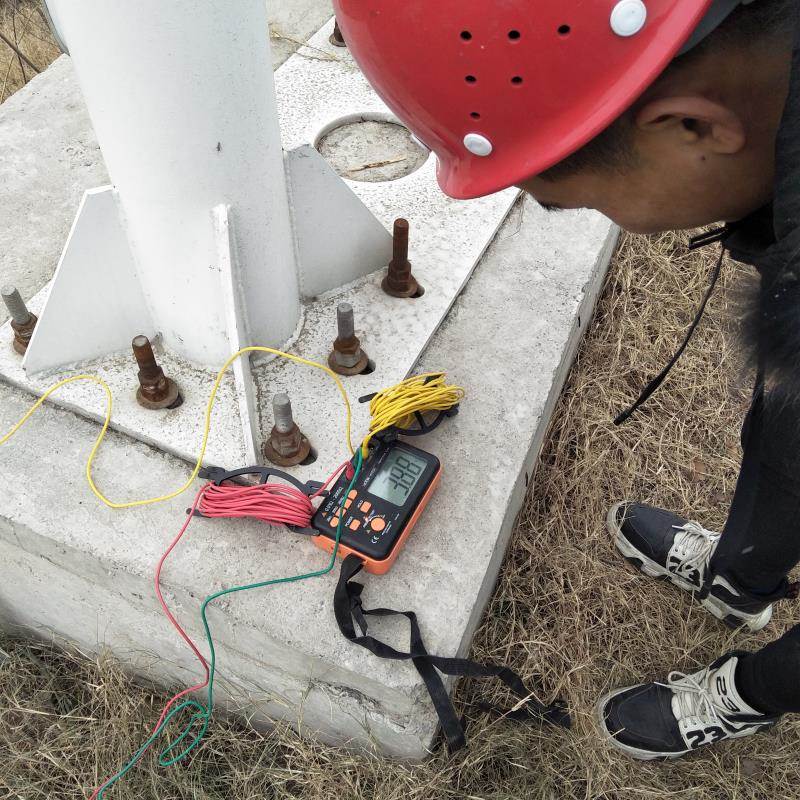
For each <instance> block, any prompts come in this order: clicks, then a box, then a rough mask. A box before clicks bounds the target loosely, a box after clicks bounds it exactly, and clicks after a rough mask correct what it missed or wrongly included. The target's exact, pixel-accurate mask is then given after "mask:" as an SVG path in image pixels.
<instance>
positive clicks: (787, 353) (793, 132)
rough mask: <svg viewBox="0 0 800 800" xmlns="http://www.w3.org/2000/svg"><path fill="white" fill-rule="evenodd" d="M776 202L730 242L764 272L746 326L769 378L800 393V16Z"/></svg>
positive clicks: (735, 230)
mask: <svg viewBox="0 0 800 800" xmlns="http://www.w3.org/2000/svg"><path fill="white" fill-rule="evenodd" d="M775 166H776V172H775V194H774V199H773V202H772V203H771V204H770V205H769V206H767V207H765V208H763V209H761V210H760V211H757V212H756V213H755V214H752V215H751V216H750V217H748V218H747V219H745V220H742V221H741V222H740V223H737V224H736V225H734V226H732V233H731V235H730V236H728V237H727V238H726V239H725V247H726V248H727V249H728V250H729V252H730V254H731V256H732V257H733V258H735V259H736V260H737V261H743V262H745V263H748V264H752V265H753V266H755V267H756V269H757V270H758V271H759V273H760V274H761V281H760V286H759V289H758V290H757V292H756V295H755V296H754V297H753V298H752V301H751V303H750V307H749V313H748V316H747V320H746V322H745V325H744V336H745V340H746V342H747V344H748V346H749V348H750V349H751V351H752V352H753V355H754V360H755V361H756V362H757V363H758V364H759V365H760V366H761V367H762V368H763V369H764V371H765V373H766V378H767V380H768V382H769V383H770V384H771V385H773V386H776V387H778V388H779V389H780V390H781V391H782V393H784V394H786V395H787V396H788V397H792V398H794V399H798V398H800V21H798V24H796V25H795V43H794V49H793V53H792V77H791V83H790V87H789V95H788V98H787V101H786V106H785V108H784V112H783V118H782V121H781V126H780V130H779V132H778V139H777V145H776V162H775Z"/></svg>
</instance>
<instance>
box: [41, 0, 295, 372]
mask: <svg viewBox="0 0 800 800" xmlns="http://www.w3.org/2000/svg"><path fill="white" fill-rule="evenodd" d="M48 5H49V6H50V7H51V9H52V11H53V14H54V17H56V18H57V19H58V25H59V30H60V32H61V34H62V35H63V37H64V39H65V41H66V43H67V46H68V48H69V51H70V54H71V57H72V60H73V62H74V65H75V69H76V72H77V75H78V80H79V82H80V85H81V89H82V91H83V95H84V97H85V99H86V103H87V106H88V109H89V114H90V116H91V119H92V123H93V125H94V129H95V133H96V134H97V138H98V140H99V142H100V148H101V150H102V153H103V156H104V158H105V162H106V165H107V167H108V171H109V174H110V176H111V179H112V181H113V182H114V185H115V186H116V188H117V190H118V192H119V197H120V202H121V205H122V212H123V224H124V226H125V229H126V231H127V235H128V239H129V242H130V245H131V250H132V253H133V257H134V262H135V265H136V270H137V272H138V276H139V280H140V282H141V285H142V289H143V292H144V297H145V300H146V303H147V305H148V307H149V309H150V311H151V314H152V317H153V322H154V324H155V328H156V329H157V331H159V332H160V333H161V334H162V336H163V340H164V344H165V346H166V347H167V348H168V349H170V350H172V351H173V352H175V353H176V354H178V355H181V356H183V357H184V358H187V359H189V360H190V361H194V362H196V363H198V364H201V365H204V366H212V367H215V366H219V365H220V364H221V363H222V362H223V361H224V360H225V358H226V357H227V356H228V355H229V342H228V334H227V322H226V319H225V314H224V310H223V309H224V304H223V301H222V297H221V292H220V276H219V272H218V265H217V258H218V256H217V251H216V246H215V241H214V226H213V222H212V209H213V208H214V207H216V206H219V205H227V206H228V207H229V209H230V221H231V232H232V240H233V242H234V252H233V257H234V258H236V259H237V262H238V274H239V275H240V276H241V280H242V290H243V296H244V297H245V299H246V309H245V315H246V323H247V325H246V327H247V330H248V334H249V338H250V339H251V341H258V342H259V343H261V344H267V345H273V346H274V345H279V344H281V343H282V342H284V341H285V340H286V339H287V338H288V337H289V336H290V335H291V334H292V332H293V331H294V329H295V327H296V324H297V321H298V318H299V308H300V306H299V293H298V282H297V271H296V265H295V248H294V243H293V234H292V225H291V219H290V212H289V202H288V198H287V191H286V179H285V173H284V161H283V151H282V148H281V139H280V129H279V126H278V118H277V112H276V107H275V92H274V84H273V75H272V63H271V55H270V45H269V28H268V21H267V15H266V7H265V2H264V0H237V2H236V3H225V2H220V0H135V1H134V0H77V1H76V0H48ZM98 302H102V298H100V297H98Z"/></svg>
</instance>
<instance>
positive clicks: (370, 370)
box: [361, 358, 375, 375]
mask: <svg viewBox="0 0 800 800" xmlns="http://www.w3.org/2000/svg"><path fill="white" fill-rule="evenodd" d="M373 372H375V362H374V361H373V360H372V359H371V358H369V359H367V366H366V367H364V369H362V370H361V374H362V375H372V373H373Z"/></svg>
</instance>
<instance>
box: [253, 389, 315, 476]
mask: <svg viewBox="0 0 800 800" xmlns="http://www.w3.org/2000/svg"><path fill="white" fill-rule="evenodd" d="M272 413H273V415H274V417H275V426H274V427H273V429H272V433H270V435H269V439H267V441H266V442H264V457H265V458H266V459H267V460H268V461H270V462H271V463H273V464H277V465H278V466H279V467H293V466H296V465H297V464H301V463H303V462H304V461H305V460H306V459H307V458H308V456H309V455H310V453H311V444H310V443H309V441H308V439H306V437H305V436H303V432H302V431H301V430H300V428H298V427H297V423H296V422H295V421H294V415H293V414H292V403H291V400H289V395H288V394H286V393H285V392H280V393H279V394H276V395H275V396H274V397H273V398H272Z"/></svg>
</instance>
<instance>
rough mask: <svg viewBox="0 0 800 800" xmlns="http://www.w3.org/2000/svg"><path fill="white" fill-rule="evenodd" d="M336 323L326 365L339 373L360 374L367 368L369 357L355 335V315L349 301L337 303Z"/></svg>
mask: <svg viewBox="0 0 800 800" xmlns="http://www.w3.org/2000/svg"><path fill="white" fill-rule="evenodd" d="M336 325H337V329H338V335H337V337H336V341H335V342H334V343H333V351H332V352H331V354H330V356H329V357H328V366H329V367H330V368H331V369H332V370H333V371H334V372H338V373H339V375H360V374H361V373H362V372H364V370H365V369H366V368H367V365H368V364H369V358H368V357H367V354H366V353H365V352H364V350H363V349H362V348H361V340H360V339H359V338H358V336H356V329H355V316H354V314H353V306H351V305H350V303H339V305H338V306H337V308H336Z"/></svg>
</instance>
